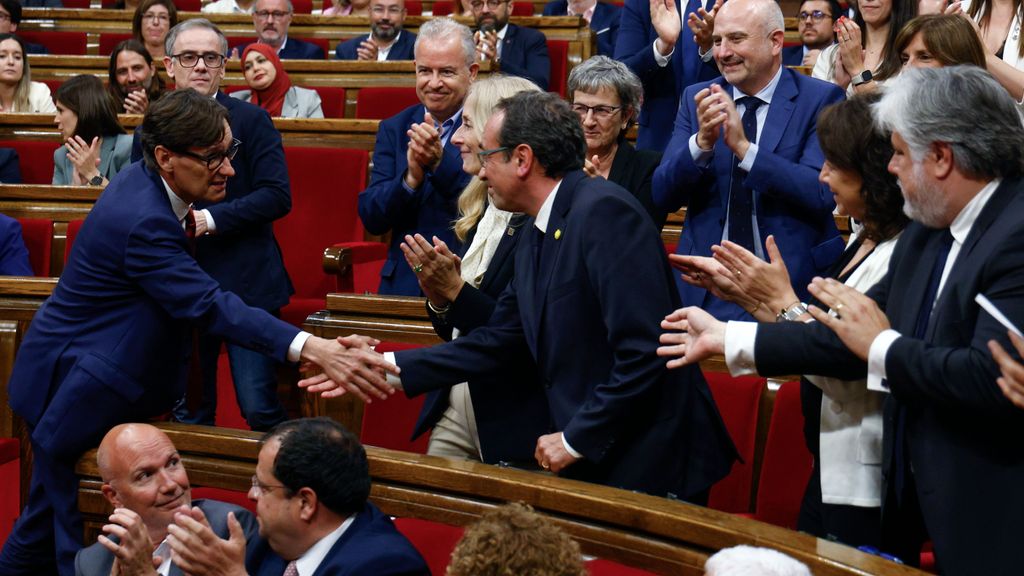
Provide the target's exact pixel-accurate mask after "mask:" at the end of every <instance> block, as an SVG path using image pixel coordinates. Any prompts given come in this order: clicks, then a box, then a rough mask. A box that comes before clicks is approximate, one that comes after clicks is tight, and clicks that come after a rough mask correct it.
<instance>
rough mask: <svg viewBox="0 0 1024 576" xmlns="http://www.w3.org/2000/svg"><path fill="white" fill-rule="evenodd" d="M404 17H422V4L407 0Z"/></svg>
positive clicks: (415, 0)
mask: <svg viewBox="0 0 1024 576" xmlns="http://www.w3.org/2000/svg"><path fill="white" fill-rule="evenodd" d="M405 12H406V16H422V15H423V2H420V0H409V1H408V2H406V3H405Z"/></svg>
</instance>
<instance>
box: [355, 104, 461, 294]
mask: <svg viewBox="0 0 1024 576" xmlns="http://www.w3.org/2000/svg"><path fill="white" fill-rule="evenodd" d="M425 112H426V109H425V108H424V107H423V105H422V104H416V105H415V106H410V107H409V108H406V109H405V110H403V111H401V112H399V113H398V114H396V115H394V116H392V117H391V118H388V119H387V120H384V121H383V122H381V123H380V127H379V128H378V129H377V143H376V144H375V145H374V147H373V172H372V173H371V174H370V186H369V187H368V188H367V189H366V190H363V191H362V192H360V193H359V217H360V219H362V221H363V226H365V227H366V229H367V230H368V231H369V232H370V233H371V234H384V233H385V232H388V231H391V246H390V247H389V248H388V259H387V261H386V262H385V263H384V268H383V269H382V270H381V272H380V290H379V292H380V293H381V294H401V295H405V296H419V295H420V284H419V281H417V280H416V275H415V274H413V271H412V269H411V268H409V265H408V264H407V263H406V262H405V257H404V256H403V255H402V250H401V249H400V248H399V246H400V245H401V244H402V240H403V238H404V237H405V235H406V234H415V233H417V232H419V233H420V234H423V236H424V237H426V238H430V237H431V236H432V235H436V236H437V237H438V238H440V239H442V240H444V241H445V242H446V243H447V244H448V246H449V247H450V248H451V249H452V250H453V251H457V250H459V248H460V246H461V243H460V242H459V241H458V240H457V239H456V238H455V234H454V233H453V232H452V230H451V223H452V221H454V220H455V218H456V217H457V215H458V206H457V202H458V198H459V194H460V193H461V192H462V189H463V188H465V187H466V184H468V183H469V179H470V177H469V175H468V174H466V173H465V172H463V171H462V156H461V155H460V154H459V149H458V147H456V146H453V145H452V143H451V141H450V140H449V142H448V145H447V146H445V147H444V155H443V156H442V158H441V163H440V164H439V165H438V167H437V170H435V171H433V172H430V173H428V174H427V176H426V179H425V180H424V182H423V184H422V185H420V188H419V190H417V191H415V192H414V193H411V194H410V193H409V192H408V191H407V190H406V189H405V182H404V178H405V171H406V169H407V168H408V162H407V161H406V150H407V149H408V147H409V137H408V136H407V135H406V133H405V132H406V130H408V129H409V126H412V125H413V124H415V123H418V122H423V114H424V113H425ZM461 118H462V117H461V115H460V116H459V122H457V123H456V124H455V125H454V126H453V127H452V130H457V129H458V127H459V125H460V124H461V122H462V120H461Z"/></svg>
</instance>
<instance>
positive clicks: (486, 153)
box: [476, 146, 511, 164]
mask: <svg viewBox="0 0 1024 576" xmlns="http://www.w3.org/2000/svg"><path fill="white" fill-rule="evenodd" d="M509 150H511V148H509V147H508V146H499V147H498V148H491V149H490V150H481V151H479V152H477V153H476V156H477V158H479V159H480V164H486V163H487V159H488V158H490V157H491V156H492V155H493V154H497V153H498V152H508V151H509Z"/></svg>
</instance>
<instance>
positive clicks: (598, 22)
mask: <svg viewBox="0 0 1024 576" xmlns="http://www.w3.org/2000/svg"><path fill="white" fill-rule="evenodd" d="M544 16H580V17H582V18H583V19H584V20H586V21H587V24H590V29H591V30H593V31H594V36H595V37H597V53H598V54H600V55H602V56H608V57H611V56H612V55H614V54H615V41H616V40H617V39H618V37H619V21H620V20H621V19H622V7H621V6H617V5H615V4H612V3H610V2H599V1H598V0H573V1H572V2H569V1H568V0H551V2H548V3H547V4H545V5H544Z"/></svg>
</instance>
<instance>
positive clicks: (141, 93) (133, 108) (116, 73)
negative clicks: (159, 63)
mask: <svg viewBox="0 0 1024 576" xmlns="http://www.w3.org/2000/svg"><path fill="white" fill-rule="evenodd" d="M108 80H109V81H108V82H107V89H108V90H109V91H110V95H111V96H113V98H114V102H115V104H116V106H117V112H118V114H145V113H146V109H147V108H149V104H150V103H151V102H154V101H155V100H156V99H157V98H159V97H160V95H161V94H162V93H163V91H164V81H163V79H162V78H160V75H159V74H157V72H156V65H154V64H153V58H152V57H151V56H150V55H149V51H148V50H146V47H145V46H143V45H142V42H139V41H138V40H134V39H129V40H125V41H123V42H121V43H120V44H118V45H117V46H116V47H115V48H114V51H113V52H111V54H110V69H109V74H108Z"/></svg>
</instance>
